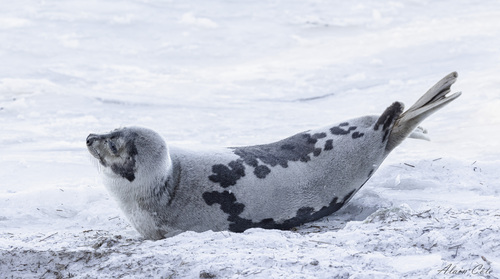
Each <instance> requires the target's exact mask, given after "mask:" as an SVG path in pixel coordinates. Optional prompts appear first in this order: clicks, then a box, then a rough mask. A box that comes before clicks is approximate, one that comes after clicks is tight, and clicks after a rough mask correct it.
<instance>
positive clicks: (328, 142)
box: [325, 139, 333, 151]
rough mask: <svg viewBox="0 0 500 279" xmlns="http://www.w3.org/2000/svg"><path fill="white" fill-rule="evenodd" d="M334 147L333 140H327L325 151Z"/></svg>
mask: <svg viewBox="0 0 500 279" xmlns="http://www.w3.org/2000/svg"><path fill="white" fill-rule="evenodd" d="M332 149H333V140H331V139H329V140H327V141H326V142H325V151H328V150H332Z"/></svg>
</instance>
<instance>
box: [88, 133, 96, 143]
mask: <svg viewBox="0 0 500 279" xmlns="http://www.w3.org/2000/svg"><path fill="white" fill-rule="evenodd" d="M97 138H98V136H97V135H96V134H90V135H89V136H88V137H87V146H91V145H92V143H93V142H94V141H95V140H96V139H97Z"/></svg>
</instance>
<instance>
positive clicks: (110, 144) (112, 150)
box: [108, 140, 118, 154]
mask: <svg viewBox="0 0 500 279" xmlns="http://www.w3.org/2000/svg"><path fill="white" fill-rule="evenodd" d="M108 146H109V150H111V152H113V154H116V153H118V149H117V148H116V144H115V143H114V142H113V141H111V140H110V141H108Z"/></svg>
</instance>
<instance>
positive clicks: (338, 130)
mask: <svg viewBox="0 0 500 279" xmlns="http://www.w3.org/2000/svg"><path fill="white" fill-rule="evenodd" d="M346 126H349V123H347V122H344V123H340V124H339V125H338V126H335V127H332V128H330V132H331V133H332V135H338V136H341V135H348V134H349V133H351V131H354V130H356V129H357V128H358V127H356V126H351V127H349V128H347V130H344V129H343V128H342V127H346Z"/></svg>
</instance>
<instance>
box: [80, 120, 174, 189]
mask: <svg viewBox="0 0 500 279" xmlns="http://www.w3.org/2000/svg"><path fill="white" fill-rule="evenodd" d="M87 148H88V150H89V152H90V154H92V156H94V157H95V158H97V159H98V160H99V163H100V164H101V165H102V166H103V167H104V169H105V170H109V171H110V172H108V173H111V174H112V175H115V176H117V177H118V178H124V179H127V180H128V181H130V182H132V181H134V180H135V179H136V177H137V175H138V173H139V172H141V171H148V170H151V169H152V168H154V167H155V166H161V165H163V164H162V163H163V162H164V161H165V154H167V150H166V145H165V142H164V141H163V139H162V138H161V137H160V136H159V135H158V134H157V133H155V132H153V131H152V130H149V129H145V128H137V127H131V128H121V129H117V130H114V131H112V132H110V133H108V134H102V135H98V134H90V135H89V136H88V137H87Z"/></svg>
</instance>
